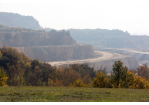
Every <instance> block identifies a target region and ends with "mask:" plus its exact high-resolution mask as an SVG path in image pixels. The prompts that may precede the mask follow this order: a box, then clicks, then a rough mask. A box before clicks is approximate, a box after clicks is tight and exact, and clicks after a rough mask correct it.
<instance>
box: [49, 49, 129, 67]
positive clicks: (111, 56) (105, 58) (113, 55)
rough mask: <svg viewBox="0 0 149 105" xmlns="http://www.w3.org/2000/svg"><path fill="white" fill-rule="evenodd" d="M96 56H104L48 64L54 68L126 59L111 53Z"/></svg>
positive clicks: (96, 52) (97, 52)
mask: <svg viewBox="0 0 149 105" xmlns="http://www.w3.org/2000/svg"><path fill="white" fill-rule="evenodd" d="M95 54H97V55H98V54H102V56H101V57H98V58H89V59H82V60H67V61H55V62H48V63H49V64H51V65H52V66H59V65H63V64H75V63H88V62H98V61H102V60H108V59H115V58H124V57H126V56H124V55H121V54H117V53H109V52H103V51H95Z"/></svg>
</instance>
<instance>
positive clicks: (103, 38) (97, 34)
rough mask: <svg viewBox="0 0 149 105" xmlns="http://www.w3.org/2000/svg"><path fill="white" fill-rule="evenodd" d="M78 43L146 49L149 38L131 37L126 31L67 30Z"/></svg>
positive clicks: (148, 44)
mask: <svg viewBox="0 0 149 105" xmlns="http://www.w3.org/2000/svg"><path fill="white" fill-rule="evenodd" d="M68 31H70V34H71V36H72V38H74V39H75V40H76V41H77V42H79V43H84V44H92V45H94V46H100V47H105V48H148V47H149V42H148V40H149V36H132V35H130V34H129V33H128V32H127V31H126V32H123V31H121V30H107V29H82V30H81V29H68Z"/></svg>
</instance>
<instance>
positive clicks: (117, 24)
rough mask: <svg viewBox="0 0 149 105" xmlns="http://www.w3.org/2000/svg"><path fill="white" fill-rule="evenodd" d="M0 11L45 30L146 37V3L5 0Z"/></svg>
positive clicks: (148, 11)
mask: <svg viewBox="0 0 149 105" xmlns="http://www.w3.org/2000/svg"><path fill="white" fill-rule="evenodd" d="M119 1H120V2H119ZM130 1H131V2H130ZM12 2H13V3H12ZM0 12H13V13H19V14H21V15H26V16H28V15H29V16H33V17H34V18H35V19H37V20H38V21H39V24H40V25H41V26H42V27H44V28H45V27H48V28H54V29H57V30H60V29H70V28H76V29H86V28H88V29H96V28H101V29H120V30H123V31H126V30H127V31H128V32H129V33H130V34H146V35H149V2H148V0H47V1H46V0H41V1H38V0H32V1H31V0H24V1H22V0H20V1H19V0H11V1H10V0H4V1H3V2H0Z"/></svg>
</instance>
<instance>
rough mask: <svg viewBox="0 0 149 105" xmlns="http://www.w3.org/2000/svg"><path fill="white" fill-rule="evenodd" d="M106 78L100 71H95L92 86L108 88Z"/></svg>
mask: <svg viewBox="0 0 149 105" xmlns="http://www.w3.org/2000/svg"><path fill="white" fill-rule="evenodd" d="M108 84H109V80H108V78H107V77H106V76H105V75H104V73H102V72H101V71H99V72H97V73H96V78H95V77H94V81H93V87H99V88H108V87H109V85H108Z"/></svg>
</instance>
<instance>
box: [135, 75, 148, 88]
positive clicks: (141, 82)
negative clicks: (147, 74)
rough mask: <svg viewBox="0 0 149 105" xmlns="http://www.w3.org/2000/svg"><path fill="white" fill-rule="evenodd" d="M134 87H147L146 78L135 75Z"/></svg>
mask: <svg viewBox="0 0 149 105" xmlns="http://www.w3.org/2000/svg"><path fill="white" fill-rule="evenodd" d="M135 89H149V82H148V81H147V80H146V78H141V77H140V76H137V77H136V79H135Z"/></svg>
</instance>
